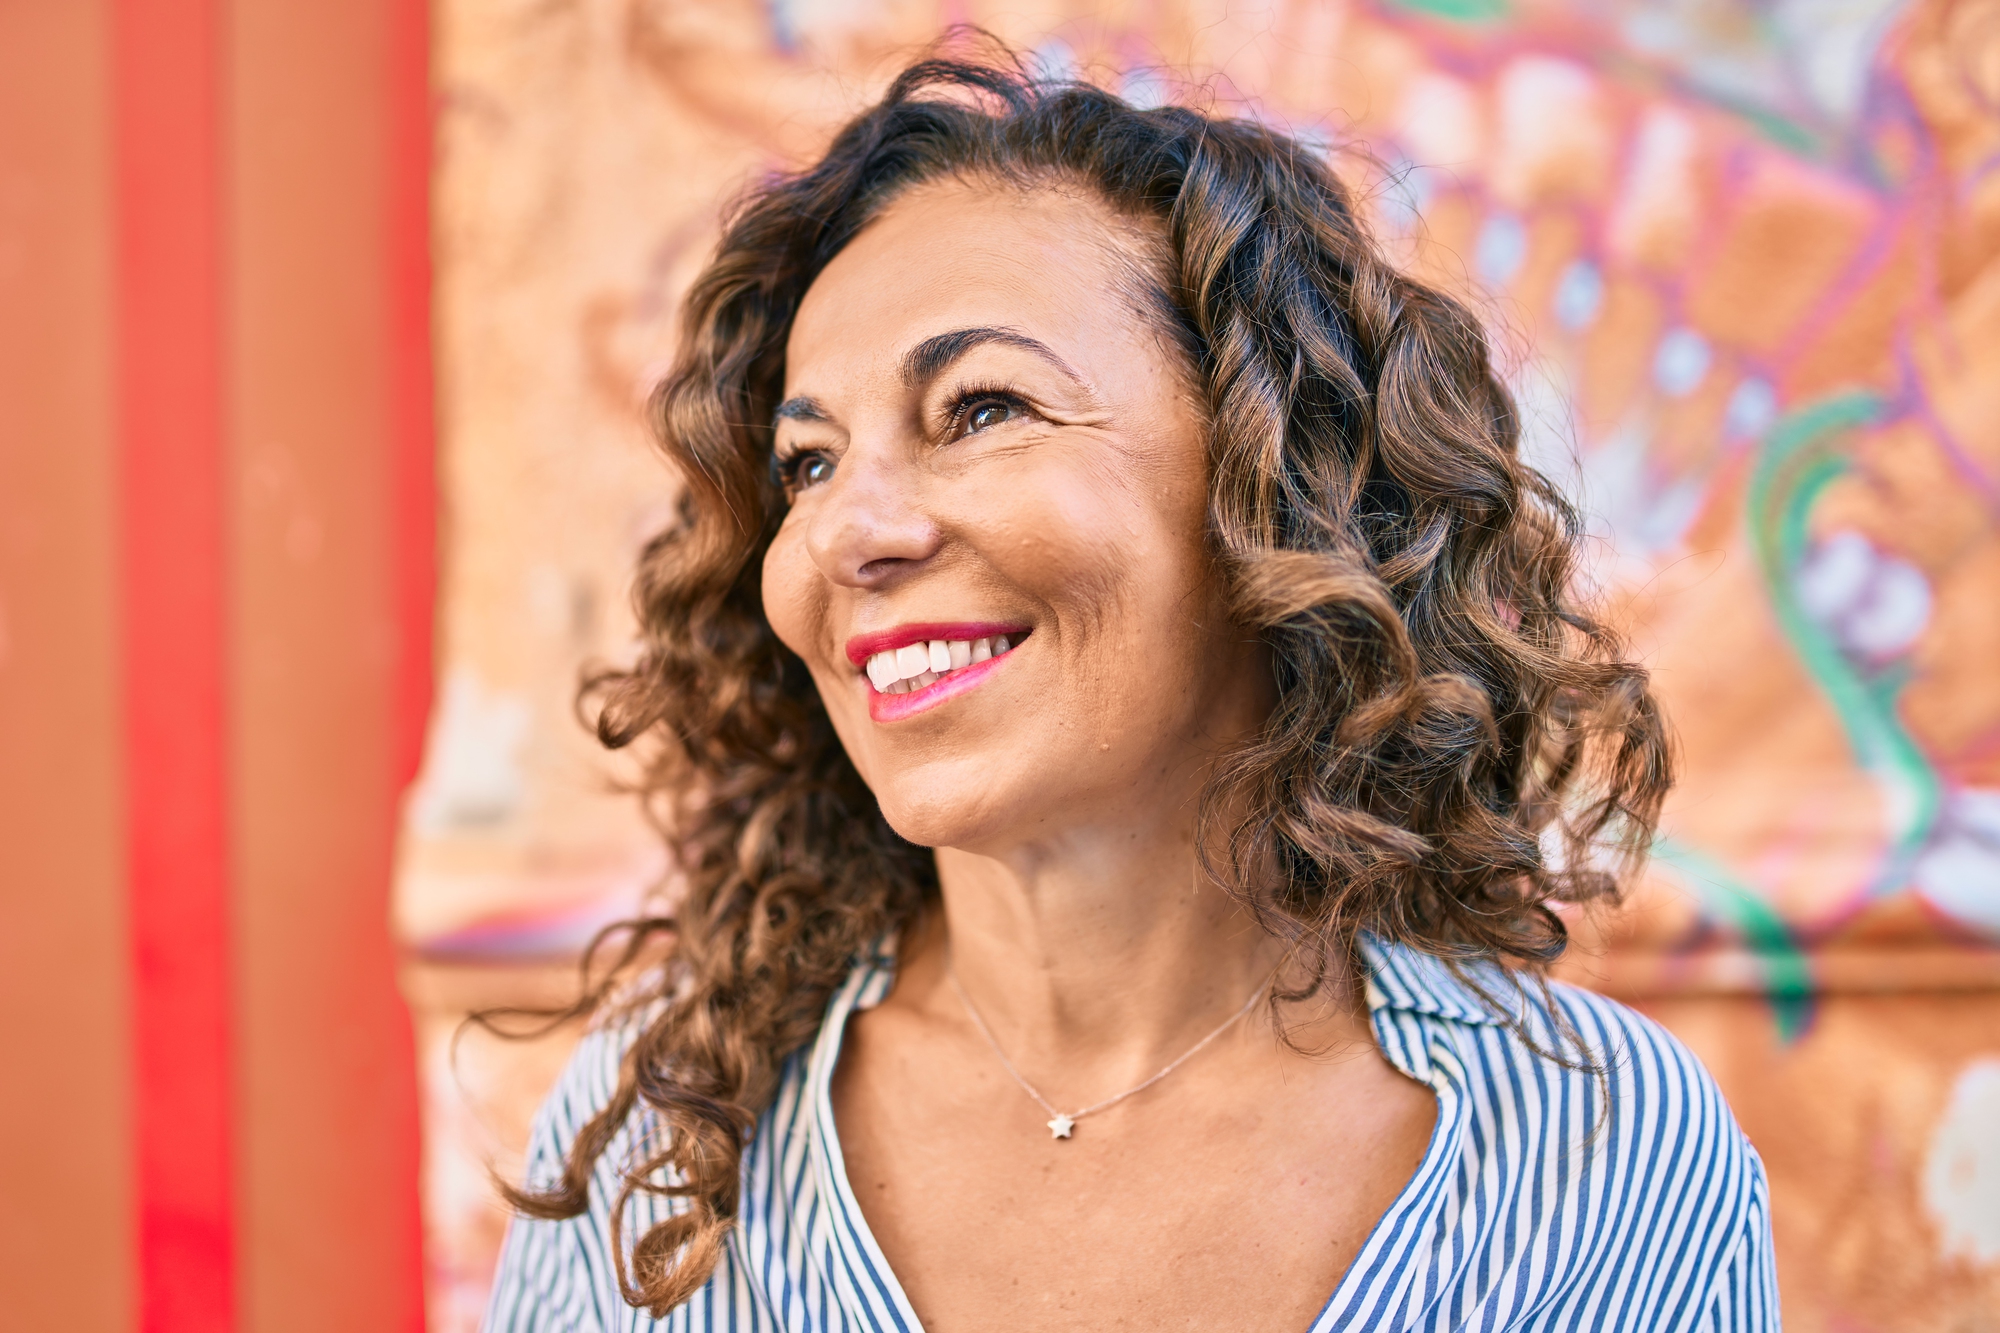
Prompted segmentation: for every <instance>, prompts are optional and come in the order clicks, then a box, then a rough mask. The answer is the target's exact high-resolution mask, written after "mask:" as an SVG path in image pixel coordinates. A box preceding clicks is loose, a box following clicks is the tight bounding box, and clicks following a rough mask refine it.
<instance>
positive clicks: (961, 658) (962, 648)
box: [866, 634, 1014, 694]
mask: <svg viewBox="0 0 2000 1333" xmlns="http://www.w3.org/2000/svg"><path fill="white" fill-rule="evenodd" d="M1013 646H1014V645H1013V643H1012V642H1011V641H1010V640H1009V639H1008V637H1007V636H1006V635H1005V634H996V635H994V636H992V637H991V638H980V639H927V640H925V641H924V642H922V643H910V644H905V645H903V646H902V647H901V648H891V649H886V650H884V651H882V652H879V653H875V654H874V655H872V656H871V657H869V659H868V661H867V664H866V670H867V672H868V683H869V684H870V685H873V686H874V687H875V692H876V693H878V694H908V693H909V692H910V691H911V690H921V689H923V688H924V687H925V686H926V685H931V684H935V683H936V682H937V681H939V680H941V679H943V678H944V677H946V676H948V675H950V674H951V673H952V672H954V671H963V670H964V669H965V668H967V667H969V666H971V665H972V664H973V663H974V662H984V661H986V660H987V659H989V658H994V657H1003V656H1005V655H1006V654H1007V652H1008V650H1010V649H1011V648H1012V647H1013Z"/></svg>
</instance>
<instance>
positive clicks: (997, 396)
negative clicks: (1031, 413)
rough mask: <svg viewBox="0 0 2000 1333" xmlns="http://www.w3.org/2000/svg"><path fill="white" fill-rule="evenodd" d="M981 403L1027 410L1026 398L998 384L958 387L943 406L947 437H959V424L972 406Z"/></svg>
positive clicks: (1014, 409) (1017, 410) (1022, 410)
mask: <svg viewBox="0 0 2000 1333" xmlns="http://www.w3.org/2000/svg"><path fill="white" fill-rule="evenodd" d="M983 403H999V404H1002V405H1003V406H1005V407H1007V408H1010V409H1012V410H1013V411H1016V412H1026V411H1027V410H1028V400H1027V399H1025V398H1023V397H1021V395H1020V394H1018V393H1015V392H1014V391H1013V390H1012V389H1009V388H1007V387H1005V386H1004V385H999V384H972V385H967V386H966V387H965V388H963V389H960V390H959V391H958V394H957V395H956V396H955V397H954V398H953V399H952V400H951V403H950V404H949V405H948V406H947V407H946V408H945V413H944V424H945V433H946V436H947V437H948V438H951V439H957V438H959V436H958V434H957V432H958V428H959V426H960V425H961V424H962V423H963V422H964V421H965V418H966V416H967V415H968V414H969V413H970V412H971V411H972V409H973V408H975V407H978V406H980V405H981V404H983Z"/></svg>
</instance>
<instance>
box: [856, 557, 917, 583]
mask: <svg viewBox="0 0 2000 1333" xmlns="http://www.w3.org/2000/svg"><path fill="white" fill-rule="evenodd" d="M918 563H920V562H919V561H916V560H911V559H909V558H908V557H906V556H900V555H885V556H883V557H882V558H880V559H879V560H870V561H869V562H868V563H867V564H865V565H862V566H861V567H860V568H859V569H857V570H855V571H854V573H855V575H856V576H857V577H859V578H862V579H866V580H869V581H871V582H872V581H874V580H876V579H883V578H887V577H888V576H889V575H891V574H894V573H897V572H898V571H900V570H903V569H906V568H908V567H909V566H911V565H915V564H918Z"/></svg>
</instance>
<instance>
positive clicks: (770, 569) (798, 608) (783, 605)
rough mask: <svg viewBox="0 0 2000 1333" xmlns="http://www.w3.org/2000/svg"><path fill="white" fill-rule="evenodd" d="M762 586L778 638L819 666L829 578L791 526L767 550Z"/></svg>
mask: <svg viewBox="0 0 2000 1333" xmlns="http://www.w3.org/2000/svg"><path fill="white" fill-rule="evenodd" d="M762 587H763V595H764V617H765V619H767V620H768V621H770V623H771V630H772V632H773V633H775V634H776V635H777V636H778V641H779V642H780V643H782V644H784V645H785V647H787V648H789V649H791V650H792V651H793V652H795V653H797V654H798V655H799V656H800V657H802V658H804V659H805V660H806V663H807V664H808V665H812V666H817V665H818V662H819V657H820V654H819V652H818V651H816V650H817V649H818V648H819V647H820V646H821V645H822V644H823V642H824V640H825V638H826V613H827V595H826V581H825V580H824V579H822V578H820V577H819V571H818V570H817V569H816V568H815V567H814V566H813V562H812V557H811V556H810V554H808V552H807V551H806V547H805V542H804V541H803V540H801V539H800V538H799V537H798V536H797V535H796V534H795V533H793V532H792V530H791V528H790V527H789V525H788V526H786V527H784V528H780V529H779V530H778V535H777V536H776V537H774V538H772V539H771V545H770V548H769V549H768V550H766V551H765V552H764V570H763V581H762Z"/></svg>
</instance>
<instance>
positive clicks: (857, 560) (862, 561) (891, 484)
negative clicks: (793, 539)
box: [805, 444, 939, 590]
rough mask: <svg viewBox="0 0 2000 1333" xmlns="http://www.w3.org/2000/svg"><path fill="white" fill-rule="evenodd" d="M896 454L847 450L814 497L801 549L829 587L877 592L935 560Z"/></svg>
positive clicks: (933, 534) (928, 525) (933, 529)
mask: <svg viewBox="0 0 2000 1333" xmlns="http://www.w3.org/2000/svg"><path fill="white" fill-rule="evenodd" d="M899 452H900V451H898V450H896V449H894V448H888V449H871V448H867V447H865V446H860V445H858V444H857V445H856V446H855V447H850V448H849V449H848V450H847V452H846V454H845V456H844V457H842V458H841V459H840V461H839V463H838V464H837V465H836V466H835V468H834V473H833V476H832V477H830V478H828V479H827V480H826V481H825V482H822V483H821V485H820V487H819V493H818V494H817V495H815V496H813V500H812V514H811V517H810V519H809V521H808V523H807V525H806V533H805V538H806V549H807V550H808V551H809V552H810V554H811V555H812V559H813V563H814V564H815V565H816V566H818V568H819V571H820V573H821V575H822V576H823V577H825V578H826V579H828V580H830V581H831V582H833V583H837V584H839V585H841V586H842V587H848V588H860V589H867V590H872V589H876V588H880V587H883V586H884V585H886V584H888V583H891V582H893V581H895V580H896V579H897V578H898V577H900V576H902V575H905V574H908V573H909V572H911V571H912V570H914V569H917V568H919V567H921V566H922V565H923V564H924V562H925V561H927V560H929V559H930V558H931V557H932V556H933V555H935V554H937V549H938V544H939V532H938V526H937V524H936V523H935V522H933V521H932V520H931V518H930V516H929V515H928V514H927V513H926V512H925V510H924V506H923V505H922V503H921V498H922V497H921V495H920V494H919V489H920V488H919V486H918V484H917V478H916V477H915V476H914V475H913V474H914V471H915V469H913V468H911V467H909V466H908V465H907V464H902V465H899V463H898V461H897V457H896V455H897V454H898V453H899Z"/></svg>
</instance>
